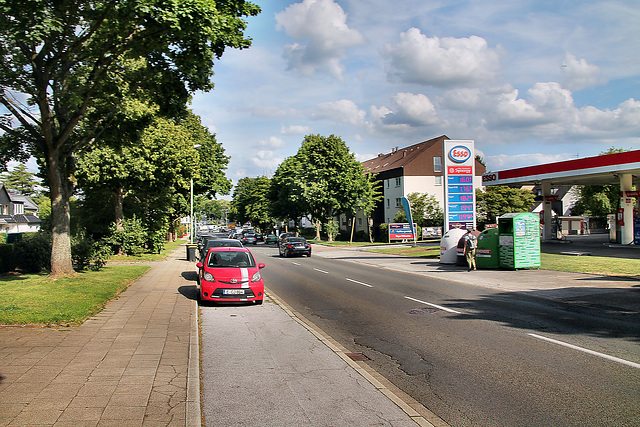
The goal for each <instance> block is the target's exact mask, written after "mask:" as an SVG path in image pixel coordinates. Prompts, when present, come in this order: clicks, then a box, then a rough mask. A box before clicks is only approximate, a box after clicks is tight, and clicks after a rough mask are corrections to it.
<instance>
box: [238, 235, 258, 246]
mask: <svg viewBox="0 0 640 427" xmlns="http://www.w3.org/2000/svg"><path fill="white" fill-rule="evenodd" d="M240 241H241V242H242V244H243V245H257V244H258V239H257V237H256V235H255V233H247V234H245V235H243V236H242V237H241V238H240Z"/></svg>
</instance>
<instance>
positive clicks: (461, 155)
mask: <svg viewBox="0 0 640 427" xmlns="http://www.w3.org/2000/svg"><path fill="white" fill-rule="evenodd" d="M449 158H450V159H451V160H452V161H454V162H456V163H464V162H466V161H467V160H469V159H470V158H471V150H469V149H468V148H467V147H465V146H463V145H458V146H455V147H453V148H452V149H451V150H449Z"/></svg>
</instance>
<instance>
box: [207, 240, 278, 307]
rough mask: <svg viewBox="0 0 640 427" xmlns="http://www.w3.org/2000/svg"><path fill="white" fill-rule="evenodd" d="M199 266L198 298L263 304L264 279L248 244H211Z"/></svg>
mask: <svg viewBox="0 0 640 427" xmlns="http://www.w3.org/2000/svg"><path fill="white" fill-rule="evenodd" d="M196 266H197V267H198V270H199V272H198V298H199V299H200V300H202V301H217V302H224V301H230V302H231V301H246V302H251V301H252V302H254V303H256V304H262V301H263V298H264V282H263V280H262V275H261V274H260V269H261V268H264V267H265V265H264V264H263V263H260V264H256V260H255V258H254V257H253V254H252V253H251V252H250V251H249V249H247V248H235V247H223V248H211V249H209V251H208V252H207V253H206V257H205V259H204V260H203V261H202V262H199V263H198V264H196Z"/></svg>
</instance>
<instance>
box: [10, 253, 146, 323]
mask: <svg viewBox="0 0 640 427" xmlns="http://www.w3.org/2000/svg"><path fill="white" fill-rule="evenodd" d="M149 268H150V267H149V266H144V265H124V266H122V265H120V266H111V267H105V268H104V269H102V270H100V271H87V272H82V273H77V274H75V275H74V276H69V277H64V278H59V279H56V280H53V279H52V278H51V277H49V276H48V275H45V274H41V275H38V274H25V275H19V276H13V275H7V276H0V324H45V325H71V324H80V323H82V322H83V321H84V320H86V319H87V318H89V317H91V316H93V315H94V314H96V313H98V312H99V311H100V310H102V308H103V307H104V306H105V304H106V303H107V302H108V301H109V300H110V299H112V298H113V297H114V296H116V295H118V294H119V293H120V292H122V291H123V290H124V289H126V287H127V286H128V285H129V284H130V283H131V282H133V281H134V280H135V279H137V278H138V277H140V276H142V275H143V274H144V273H145V272H146V271H147V270H149Z"/></svg>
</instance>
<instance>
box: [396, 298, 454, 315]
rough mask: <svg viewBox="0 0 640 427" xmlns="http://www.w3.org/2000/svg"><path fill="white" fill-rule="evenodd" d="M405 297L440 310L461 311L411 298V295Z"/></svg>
mask: <svg viewBox="0 0 640 427" xmlns="http://www.w3.org/2000/svg"><path fill="white" fill-rule="evenodd" d="M405 298H406V299H410V300H411V301H415V302H419V303H421V304H426V305H430V306H431V307H435V308H439V309H440V310H444V311H448V312H449V313H455V314H462V313H461V312H459V311H455V310H452V309H450V308H447V307H443V306H441V305H436V304H431V303H430V302H426V301H421V300H419V299H415V298H411V297H405Z"/></svg>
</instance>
